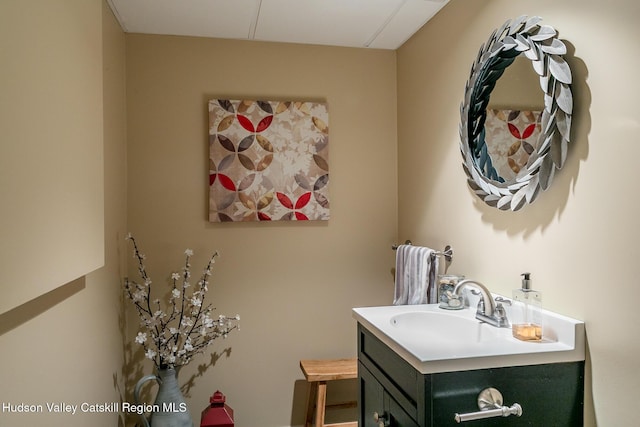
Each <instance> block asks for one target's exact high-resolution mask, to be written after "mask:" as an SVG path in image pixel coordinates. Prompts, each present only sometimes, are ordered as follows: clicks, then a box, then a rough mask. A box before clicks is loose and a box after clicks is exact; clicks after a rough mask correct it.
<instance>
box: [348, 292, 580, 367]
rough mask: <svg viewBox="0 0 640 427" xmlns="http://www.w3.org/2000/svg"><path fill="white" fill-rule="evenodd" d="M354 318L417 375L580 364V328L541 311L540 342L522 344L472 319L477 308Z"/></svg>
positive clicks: (421, 308)
mask: <svg viewBox="0 0 640 427" xmlns="http://www.w3.org/2000/svg"><path fill="white" fill-rule="evenodd" d="M353 317H354V318H355V319H356V320H357V321H358V322H359V323H360V324H362V325H363V326H364V327H365V328H366V329H368V330H369V331H370V332H371V333H373V334H374V335H375V336H376V337H378V338H379V339H380V340H382V341H383V342H384V343H385V344H387V345H388V346H389V347H391V348H392V349H393V350H395V351H396V352H397V353H398V354H400V356H402V357H403V358H404V359H405V360H407V361H408V362H409V363H410V364H411V365H412V366H413V367H415V368H416V369H417V370H418V371H420V372H421V373H424V374H426V373H435V372H451V371H461V370H471V369H485V368H497V367H504V366H522V365H538V364H543V363H558V362H573V361H580V360H584V358H585V343H584V322H581V321H579V320H575V319H571V318H569V317H566V316H562V315H560V314H556V313H553V312H550V311H547V310H543V320H544V325H543V326H544V339H543V341H541V342H525V341H520V340H518V339H516V338H514V337H513V336H512V334H511V329H510V328H497V327H494V326H491V325H489V324H486V323H483V322H480V321H479V320H476V319H475V308H473V309H471V308H465V309H462V310H443V309H441V308H439V307H438V305H437V304H425V305H398V306H383V307H362V308H354V309H353Z"/></svg>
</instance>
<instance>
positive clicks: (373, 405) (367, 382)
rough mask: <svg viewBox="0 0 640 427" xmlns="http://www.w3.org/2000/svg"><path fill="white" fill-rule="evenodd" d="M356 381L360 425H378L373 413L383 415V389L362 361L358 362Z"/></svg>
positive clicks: (376, 426)
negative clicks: (357, 384) (358, 390)
mask: <svg viewBox="0 0 640 427" xmlns="http://www.w3.org/2000/svg"><path fill="white" fill-rule="evenodd" d="M358 381H359V383H360V384H359V387H360V392H359V393H358V408H359V419H360V427H379V426H378V423H377V422H376V421H375V419H374V414H375V413H377V414H380V415H384V389H383V388H382V385H380V383H379V382H378V381H377V380H376V378H375V377H374V376H373V375H372V374H371V372H369V370H368V369H367V368H365V367H364V366H363V365H362V363H359V364H358Z"/></svg>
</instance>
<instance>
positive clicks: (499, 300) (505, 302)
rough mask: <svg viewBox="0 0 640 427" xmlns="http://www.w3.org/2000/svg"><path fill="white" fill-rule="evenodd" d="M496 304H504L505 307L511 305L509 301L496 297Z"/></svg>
mask: <svg viewBox="0 0 640 427" xmlns="http://www.w3.org/2000/svg"><path fill="white" fill-rule="evenodd" d="M496 302H497V303H502V304H506V305H511V300H510V299H506V298H503V297H496Z"/></svg>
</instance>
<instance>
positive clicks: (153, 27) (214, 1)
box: [109, 0, 260, 39]
mask: <svg viewBox="0 0 640 427" xmlns="http://www.w3.org/2000/svg"><path fill="white" fill-rule="evenodd" d="M109 1H110V3H111V4H112V9H115V13H116V16H117V17H118V19H119V21H120V25H121V26H122V27H123V29H124V30H125V31H126V32H130V33H145V34H171V35H183V36H199V37H220V38H233V39H247V38H249V33H250V31H251V25H252V22H253V21H254V19H255V16H256V13H257V10H258V5H259V3H260V1H259V0H135V1H132V0H109Z"/></svg>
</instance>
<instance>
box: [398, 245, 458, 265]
mask: <svg viewBox="0 0 640 427" xmlns="http://www.w3.org/2000/svg"><path fill="white" fill-rule="evenodd" d="M404 244H405V245H412V244H413V243H412V242H411V240H405V242H404ZM391 249H393V250H394V251H395V250H397V249H398V245H393V246H391ZM436 255H438V256H444V259H445V260H446V261H447V262H448V263H450V262H451V260H452V259H453V248H452V247H451V246H449V245H447V246H445V247H444V250H443V251H436Z"/></svg>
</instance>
